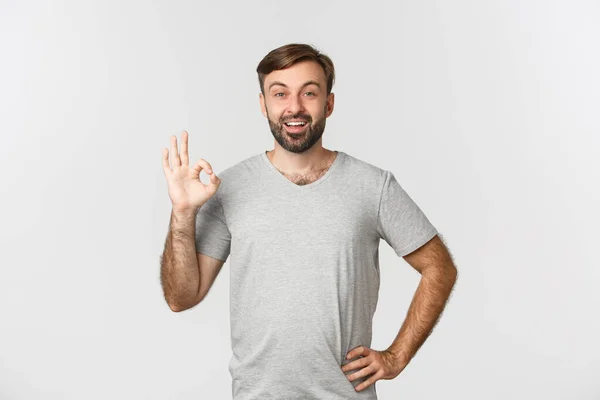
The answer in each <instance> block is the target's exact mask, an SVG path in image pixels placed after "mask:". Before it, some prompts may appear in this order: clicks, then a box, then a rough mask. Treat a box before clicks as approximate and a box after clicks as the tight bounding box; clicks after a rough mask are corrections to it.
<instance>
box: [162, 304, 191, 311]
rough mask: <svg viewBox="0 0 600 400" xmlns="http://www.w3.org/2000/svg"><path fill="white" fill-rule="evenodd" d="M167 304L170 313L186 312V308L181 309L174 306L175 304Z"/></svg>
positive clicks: (181, 307) (177, 305)
mask: <svg viewBox="0 0 600 400" xmlns="http://www.w3.org/2000/svg"><path fill="white" fill-rule="evenodd" d="M167 304H168V305H169V308H170V309H171V311H173V312H176V313H178V312H182V311H185V310H187V307H183V306H181V305H179V304H175V303H167Z"/></svg>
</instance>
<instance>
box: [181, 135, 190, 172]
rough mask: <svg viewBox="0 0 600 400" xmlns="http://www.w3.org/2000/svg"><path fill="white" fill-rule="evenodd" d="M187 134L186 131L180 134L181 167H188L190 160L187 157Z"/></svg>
mask: <svg viewBox="0 0 600 400" xmlns="http://www.w3.org/2000/svg"><path fill="white" fill-rule="evenodd" d="M188 137H189V135H188V133H187V131H183V133H182V134H181V165H186V166H187V165H189V164H190V158H189V155H188Z"/></svg>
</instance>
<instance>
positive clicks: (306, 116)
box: [280, 114, 312, 124]
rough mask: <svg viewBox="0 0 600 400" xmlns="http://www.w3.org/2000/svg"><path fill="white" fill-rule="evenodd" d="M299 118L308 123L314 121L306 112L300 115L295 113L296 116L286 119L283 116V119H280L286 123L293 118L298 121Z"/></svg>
mask: <svg viewBox="0 0 600 400" xmlns="http://www.w3.org/2000/svg"><path fill="white" fill-rule="evenodd" d="M299 119H300V120H303V121H306V122H308V123H310V122H312V118H311V117H310V115H306V114H298V115H294V116H291V117H288V118H286V119H283V118H282V119H280V121H281V123H282V124H283V123H286V122H289V121H293V120H296V121H297V120H299Z"/></svg>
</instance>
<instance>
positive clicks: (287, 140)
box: [265, 106, 327, 153]
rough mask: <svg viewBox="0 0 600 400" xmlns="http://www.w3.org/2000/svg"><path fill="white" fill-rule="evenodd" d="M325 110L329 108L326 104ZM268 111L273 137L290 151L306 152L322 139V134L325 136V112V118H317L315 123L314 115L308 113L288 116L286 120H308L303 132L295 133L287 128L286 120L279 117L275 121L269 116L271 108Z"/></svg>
mask: <svg viewBox="0 0 600 400" xmlns="http://www.w3.org/2000/svg"><path fill="white" fill-rule="evenodd" d="M265 109H266V106H265ZM325 110H327V106H325ZM266 111H267V120H268V121H269V128H270V129H271V133H272V134H273V137H274V138H275V140H277V143H279V145H280V146H281V147H283V148H284V149H286V150H287V151H289V152H292V153H303V152H305V151H306V150H308V149H310V148H311V147H312V146H314V144H315V143H317V142H318V141H319V139H321V136H323V132H324V131H325V119H326V118H325V112H324V113H323V118H321V119H318V120H316V121H315V122H314V123H313V120H312V117H311V116H310V115H308V114H296V115H292V116H290V117H288V118H286V119H285V121H289V120H292V119H302V120H304V121H306V125H308V126H307V127H306V129H305V130H304V131H303V132H302V133H299V134H293V133H289V132H288V131H286V130H285V127H284V125H283V123H284V120H282V119H279V121H277V122H273V121H272V120H271V117H270V116H269V110H268V109H267V110H266Z"/></svg>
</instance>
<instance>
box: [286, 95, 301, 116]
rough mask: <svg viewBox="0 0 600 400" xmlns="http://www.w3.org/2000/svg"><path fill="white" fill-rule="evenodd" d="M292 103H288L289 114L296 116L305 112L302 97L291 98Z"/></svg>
mask: <svg viewBox="0 0 600 400" xmlns="http://www.w3.org/2000/svg"><path fill="white" fill-rule="evenodd" d="M289 99H290V101H289V103H288V112H289V113H290V114H293V115H296V114H298V113H299V112H300V111H304V105H303V104H302V101H301V100H300V96H290V97H289Z"/></svg>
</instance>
